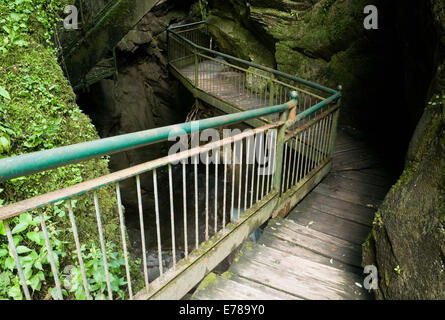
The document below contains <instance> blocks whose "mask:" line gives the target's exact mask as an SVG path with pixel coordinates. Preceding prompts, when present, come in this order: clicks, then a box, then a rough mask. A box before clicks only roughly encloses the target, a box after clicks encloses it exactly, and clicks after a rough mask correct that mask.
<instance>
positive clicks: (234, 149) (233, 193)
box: [230, 140, 236, 221]
mask: <svg viewBox="0 0 445 320" xmlns="http://www.w3.org/2000/svg"><path fill="white" fill-rule="evenodd" d="M232 141H233V140H232ZM235 154H236V144H235V142H233V156H232V200H231V205H230V221H233V211H234V207H235V202H234V197H235V166H236V162H235Z"/></svg>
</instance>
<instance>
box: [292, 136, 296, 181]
mask: <svg viewBox="0 0 445 320" xmlns="http://www.w3.org/2000/svg"><path fill="white" fill-rule="evenodd" d="M292 140H294V148H295V152H294V168H293V170H292V180H291V181H292V182H291V185H292V186H295V184H296V183H294V181H295V172H296V171H297V137H295V139H292Z"/></svg>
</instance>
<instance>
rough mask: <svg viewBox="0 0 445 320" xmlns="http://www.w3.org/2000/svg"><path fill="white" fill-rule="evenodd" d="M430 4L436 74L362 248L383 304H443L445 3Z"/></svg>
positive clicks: (444, 234) (444, 283)
mask: <svg viewBox="0 0 445 320" xmlns="http://www.w3.org/2000/svg"><path fill="white" fill-rule="evenodd" d="M428 2H429V5H430V9H431V13H432V17H434V20H433V21H434V24H435V28H436V30H437V35H438V39H439V44H438V46H437V47H436V50H435V59H434V61H435V62H436V63H437V69H436V70H437V71H436V75H435V77H434V78H433V80H432V81H430V82H429V83H428V85H430V90H429V94H428V95H427V96H426V97H427V101H428V102H427V106H426V108H425V109H424V112H423V115H422V118H421V120H420V121H419V123H418V125H417V128H416V131H415V133H414V136H413V139H412V140H411V144H410V146H409V149H408V153H407V157H406V168H405V171H404V172H403V174H402V176H401V178H400V179H399V181H398V182H397V184H396V185H394V186H393V188H392V189H391V191H390V192H389V194H388V195H387V196H386V198H385V201H384V203H383V204H382V206H381V208H380V210H379V211H378V213H377V215H376V218H375V221H374V228H373V230H372V233H371V235H370V238H369V241H367V242H366V243H365V244H364V252H363V253H364V255H363V256H364V259H363V264H364V265H367V264H374V265H376V266H377V267H378V271H379V290H378V291H377V297H378V298H380V299H445V81H444V80H445V54H444V53H445V50H444V49H445V4H444V3H443V1H435V0H432V1H428ZM423 85H425V84H423ZM420 105H424V104H423V103H422V104H420Z"/></svg>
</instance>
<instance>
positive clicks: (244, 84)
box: [168, 22, 337, 122]
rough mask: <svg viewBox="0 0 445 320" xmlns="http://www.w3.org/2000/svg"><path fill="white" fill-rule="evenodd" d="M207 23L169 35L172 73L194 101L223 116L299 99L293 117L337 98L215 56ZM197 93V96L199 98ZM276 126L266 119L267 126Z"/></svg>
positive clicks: (250, 65)
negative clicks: (292, 95) (212, 107)
mask: <svg viewBox="0 0 445 320" xmlns="http://www.w3.org/2000/svg"><path fill="white" fill-rule="evenodd" d="M208 29H209V27H208V25H207V23H206V22H198V23H193V24H188V25H182V26H177V27H171V28H169V29H168V53H169V55H168V58H169V63H170V66H171V67H172V69H173V71H174V73H176V74H178V75H179V77H181V78H182V80H183V83H184V84H185V85H186V86H188V87H189V88H191V89H192V88H193V89H194V92H195V94H196V96H198V97H199V98H202V92H204V93H205V94H204V95H205V96H207V97H208V96H211V97H212V98H213V99H207V101H208V102H209V103H210V104H212V105H215V106H216V107H219V108H220V109H222V110H223V111H225V112H236V111H242V110H249V109H254V108H263V107H266V106H273V105H277V104H282V103H284V102H286V101H287V99H288V97H289V95H290V93H291V92H292V91H296V92H297V93H298V98H299V101H300V103H299V105H298V108H299V109H298V112H302V111H304V110H307V109H309V108H310V107H312V106H314V105H316V104H318V103H320V102H322V101H324V100H325V99H326V98H328V97H330V96H332V95H335V94H337V91H336V90H332V89H330V88H327V87H324V86H322V85H319V84H316V83H313V82H310V81H307V80H303V79H301V78H298V77H295V76H291V75H288V74H286V73H283V72H280V71H278V70H274V69H272V68H268V67H264V66H261V65H258V64H255V63H252V62H249V61H245V60H242V59H239V58H236V57H233V56H230V55H227V54H224V53H221V52H218V51H215V50H212V47H213V46H214V45H215V42H214V41H213V40H212V37H211V34H210V33H209V30H208ZM200 93H201V95H200ZM273 120H276V117H275V118H273V117H268V119H266V122H267V121H273Z"/></svg>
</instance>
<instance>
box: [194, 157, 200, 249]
mask: <svg viewBox="0 0 445 320" xmlns="http://www.w3.org/2000/svg"><path fill="white" fill-rule="evenodd" d="M194 167H195V245H196V249H198V248H199V227H198V156H197V155H196V156H195V163H194Z"/></svg>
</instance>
